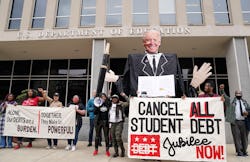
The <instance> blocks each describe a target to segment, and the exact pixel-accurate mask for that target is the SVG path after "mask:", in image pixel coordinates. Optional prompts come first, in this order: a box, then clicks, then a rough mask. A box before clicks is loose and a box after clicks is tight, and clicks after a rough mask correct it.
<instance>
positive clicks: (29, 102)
mask: <svg viewBox="0 0 250 162" xmlns="http://www.w3.org/2000/svg"><path fill="white" fill-rule="evenodd" d="M38 91H39V92H40V93H43V89H42V88H38ZM43 101H44V98H43V97H40V96H38V95H37V94H36V92H35V90H34V89H29V90H28V91H27V94H26V99H25V100H24V101H23V102H22V106H38V104H39V102H43ZM22 139H23V137H18V142H17V145H16V146H15V147H14V149H15V150H17V149H19V148H20V147H21V144H22ZM31 147H32V139H29V144H28V145H27V146H26V148H31Z"/></svg>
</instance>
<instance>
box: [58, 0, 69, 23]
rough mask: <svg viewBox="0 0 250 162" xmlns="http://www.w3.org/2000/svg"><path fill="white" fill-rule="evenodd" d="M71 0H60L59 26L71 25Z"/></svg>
mask: <svg viewBox="0 0 250 162" xmlns="http://www.w3.org/2000/svg"><path fill="white" fill-rule="evenodd" d="M70 6H71V0H58V7H57V14H56V24H55V26H56V27H58V28H67V27H68V26H69V17H70Z"/></svg>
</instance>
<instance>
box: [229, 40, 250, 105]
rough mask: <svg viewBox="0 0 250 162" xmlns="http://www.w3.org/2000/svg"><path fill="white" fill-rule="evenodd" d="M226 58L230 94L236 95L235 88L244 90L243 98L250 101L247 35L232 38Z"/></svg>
mask: <svg viewBox="0 0 250 162" xmlns="http://www.w3.org/2000/svg"><path fill="white" fill-rule="evenodd" d="M226 60H227V71H228V82H229V88H230V96H231V97H233V96H234V92H235V90H242V92H243V98H244V99H246V100H247V102H248V103H250V86H249V81H250V66H249V54H248V47H247V39H246V37H234V38H232V39H231V41H230V43H229V46H228V50H227V54H226Z"/></svg>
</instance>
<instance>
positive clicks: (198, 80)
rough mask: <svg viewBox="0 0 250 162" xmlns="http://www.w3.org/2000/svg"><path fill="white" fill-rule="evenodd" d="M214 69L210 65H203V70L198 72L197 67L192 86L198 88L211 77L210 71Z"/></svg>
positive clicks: (194, 71)
mask: <svg viewBox="0 0 250 162" xmlns="http://www.w3.org/2000/svg"><path fill="white" fill-rule="evenodd" d="M211 69H212V67H211V65H210V63H206V62H205V63H203V64H202V66H201V68H200V69H199V70H198V67H197V66H196V65H195V66H194V69H193V79H192V80H191V83H190V85H191V86H193V87H194V88H197V87H198V86H199V85H200V84H202V83H203V82H204V81H205V80H206V79H207V78H208V77H209V76H210V75H212V72H210V70H211Z"/></svg>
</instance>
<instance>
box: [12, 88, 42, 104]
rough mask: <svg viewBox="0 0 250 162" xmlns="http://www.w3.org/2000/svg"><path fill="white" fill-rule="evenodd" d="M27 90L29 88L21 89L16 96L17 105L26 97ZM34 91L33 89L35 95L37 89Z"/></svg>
mask: <svg viewBox="0 0 250 162" xmlns="http://www.w3.org/2000/svg"><path fill="white" fill-rule="evenodd" d="M28 90H29V89H25V90H22V91H21V94H20V95H18V96H17V97H16V101H17V103H18V105H21V104H22V102H23V101H24V100H25V99H26V96H27V92H28ZM34 91H35V95H37V94H38V91H37V90H34Z"/></svg>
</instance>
